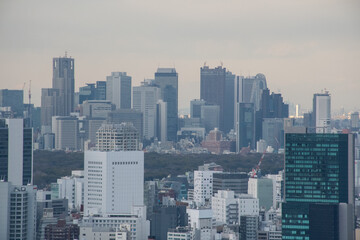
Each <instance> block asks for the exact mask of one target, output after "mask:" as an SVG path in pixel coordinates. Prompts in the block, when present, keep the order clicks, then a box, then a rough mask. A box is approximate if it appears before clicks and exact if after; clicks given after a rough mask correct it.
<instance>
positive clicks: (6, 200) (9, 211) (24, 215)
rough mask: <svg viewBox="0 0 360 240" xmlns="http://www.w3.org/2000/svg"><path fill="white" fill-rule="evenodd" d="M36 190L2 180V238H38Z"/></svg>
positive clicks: (0, 210)
mask: <svg viewBox="0 0 360 240" xmlns="http://www.w3.org/2000/svg"><path fill="white" fill-rule="evenodd" d="M21 120H22V119H21ZM36 191H37V188H36V186H32V185H24V186H22V184H20V185H15V184H13V182H3V181H0V202H1V205H0V239H4V240H5V239H8V240H17V239H26V240H29V239H36Z"/></svg>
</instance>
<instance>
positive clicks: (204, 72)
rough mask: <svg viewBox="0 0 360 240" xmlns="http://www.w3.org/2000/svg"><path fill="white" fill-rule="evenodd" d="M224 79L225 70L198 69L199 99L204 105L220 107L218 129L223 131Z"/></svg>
mask: <svg viewBox="0 0 360 240" xmlns="http://www.w3.org/2000/svg"><path fill="white" fill-rule="evenodd" d="M225 79H226V68H223V67H221V66H219V67H216V68H213V69H211V68H209V67H208V66H204V67H202V68H200V99H203V100H205V101H206V104H210V105H218V106H219V107H220V119H219V129H220V130H221V131H224V117H225V116H224V107H225Z"/></svg>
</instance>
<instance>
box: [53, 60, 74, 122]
mask: <svg viewBox="0 0 360 240" xmlns="http://www.w3.org/2000/svg"><path fill="white" fill-rule="evenodd" d="M74 68H75V65H74V59H73V58H71V57H70V58H68V57H67V56H66V54H65V57H59V58H53V79H52V88H53V89H59V97H60V102H59V103H58V104H57V106H56V116H69V115H70V113H71V112H73V111H74V89H75V78H74Z"/></svg>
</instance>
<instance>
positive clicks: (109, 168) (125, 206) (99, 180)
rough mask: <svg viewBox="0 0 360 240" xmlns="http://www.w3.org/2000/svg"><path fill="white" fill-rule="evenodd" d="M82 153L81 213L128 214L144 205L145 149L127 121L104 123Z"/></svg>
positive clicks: (135, 131)
mask: <svg viewBox="0 0 360 240" xmlns="http://www.w3.org/2000/svg"><path fill="white" fill-rule="evenodd" d="M97 138H98V139H97V142H98V144H97V147H96V148H95V149H96V150H91V151H86V152H85V199H84V205H85V209H84V215H91V214H102V215H104V214H115V213H116V214H129V213H131V208H132V206H134V205H143V204H144V192H143V190H144V152H142V151H139V140H138V139H139V134H138V132H137V130H136V129H135V127H134V126H132V124H130V123H122V124H113V125H109V124H107V125H104V126H103V127H101V128H100V129H99V131H98V133H97Z"/></svg>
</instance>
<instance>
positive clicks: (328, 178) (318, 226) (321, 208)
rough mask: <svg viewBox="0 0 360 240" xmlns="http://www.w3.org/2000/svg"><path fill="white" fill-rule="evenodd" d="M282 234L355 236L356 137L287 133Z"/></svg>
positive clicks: (307, 237) (304, 239) (286, 237)
mask: <svg viewBox="0 0 360 240" xmlns="http://www.w3.org/2000/svg"><path fill="white" fill-rule="evenodd" d="M325 233H326V234H325ZM329 233H331V234H329ZM282 236H283V239H299V240H301V239H303V240H307V239H310V240H312V239H353V238H354V137H353V135H352V134H315V133H296V134H295V133H287V134H286V145H285V202H284V203H283V205H282ZM324 236H327V237H325V238H323V237H324Z"/></svg>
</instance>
